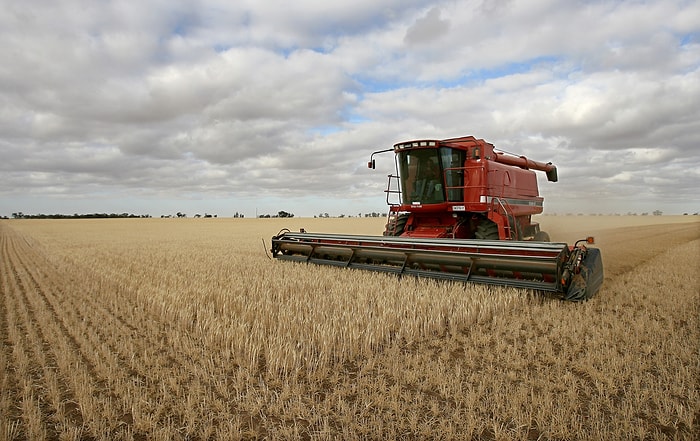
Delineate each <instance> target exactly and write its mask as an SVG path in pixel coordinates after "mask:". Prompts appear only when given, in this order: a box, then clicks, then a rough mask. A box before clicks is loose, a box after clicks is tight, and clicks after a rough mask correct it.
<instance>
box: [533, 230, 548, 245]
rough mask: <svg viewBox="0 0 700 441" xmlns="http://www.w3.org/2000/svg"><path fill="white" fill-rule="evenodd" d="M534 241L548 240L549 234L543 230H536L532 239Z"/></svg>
mask: <svg viewBox="0 0 700 441" xmlns="http://www.w3.org/2000/svg"><path fill="white" fill-rule="evenodd" d="M533 240H534V241H535V242H549V234H547V233H545V232H544V231H538V232H537V233H536V234H535V238H534V239H533Z"/></svg>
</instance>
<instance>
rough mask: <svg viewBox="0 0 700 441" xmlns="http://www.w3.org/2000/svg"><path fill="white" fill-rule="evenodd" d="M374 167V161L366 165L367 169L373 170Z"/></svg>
mask: <svg viewBox="0 0 700 441" xmlns="http://www.w3.org/2000/svg"><path fill="white" fill-rule="evenodd" d="M375 167H376V164H375V162H374V159H372V160H371V161H369V162H368V163H367V168H371V169H372V170H374V168H375Z"/></svg>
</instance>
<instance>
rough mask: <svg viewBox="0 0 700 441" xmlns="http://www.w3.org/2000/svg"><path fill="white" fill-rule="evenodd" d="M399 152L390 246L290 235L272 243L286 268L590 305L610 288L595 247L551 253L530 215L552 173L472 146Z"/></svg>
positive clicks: (375, 239)
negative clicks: (470, 285) (488, 287)
mask: <svg viewBox="0 0 700 441" xmlns="http://www.w3.org/2000/svg"><path fill="white" fill-rule="evenodd" d="M386 152H394V154H395V167H396V169H395V173H394V174H390V175H389V182H388V185H387V189H386V190H385V193H386V199H387V203H388V204H389V214H388V216H387V224H386V227H385V230H384V234H383V236H359V235H339V234H315V233H307V232H304V231H303V230H302V232H299V233H293V232H290V231H288V230H283V231H281V232H280V234H278V235H277V236H274V237H273V238H272V255H273V256H274V257H276V258H279V259H284V260H292V261H298V262H309V263H316V264H323V265H334V266H340V267H349V268H360V269H365V270H372V271H383V272H388V273H395V274H399V275H403V274H407V275H414V276H419V277H430V278H434V279H444V280H459V281H465V282H475V283H487V284H497V285H506V286H513V287H518V288H527V289H534V290H541V291H549V292H555V293H560V294H561V296H562V297H563V298H564V299H566V300H586V299H589V298H590V297H592V296H593V295H594V294H595V293H596V292H597V291H598V289H599V288H600V286H601V284H602V283H603V263H602V258H601V255H600V251H599V250H598V249H596V248H588V247H587V246H586V245H587V244H591V243H593V238H592V237H589V238H587V239H585V240H580V241H578V242H576V243H575V244H574V245H573V246H569V245H567V244H565V243H551V242H549V236H548V235H547V233H545V232H543V231H541V230H540V227H539V224H537V223H535V222H532V215H534V214H539V213H542V202H543V198H542V197H540V196H539V192H538V188H537V177H536V175H535V172H534V171H532V170H538V171H542V172H545V173H546V176H547V179H548V180H549V181H552V182H556V181H557V179H558V178H557V168H556V166H554V165H552V164H551V163H546V164H545V163H542V162H537V161H532V160H530V159H528V158H525V157H524V156H514V155H510V154H506V153H504V152H500V151H496V150H495V149H494V146H493V145H492V144H489V143H488V142H485V141H484V140H483V139H476V138H474V137H473V136H466V137H461V138H451V139H444V140H417V141H409V142H401V143H398V144H395V145H394V147H393V148H391V149H387V150H380V151H377V152H374V153H372V156H371V157H370V161H369V164H368V165H369V167H370V168H372V169H374V168H375V160H374V155H376V154H379V153H386Z"/></svg>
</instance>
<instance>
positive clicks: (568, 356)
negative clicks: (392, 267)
mask: <svg viewBox="0 0 700 441" xmlns="http://www.w3.org/2000/svg"><path fill="white" fill-rule="evenodd" d="M237 221H238V220H237ZM307 221H308V220H307ZM168 222H170V223H168ZM177 222H180V221H171V220H155V219H148V220H108V221H105V220H99V221H98V220H95V221H90V220H82V221H69V220H61V221H38V220H33V221H14V220H13V221H5V222H2V223H0V250H1V253H2V266H1V267H0V283H1V286H2V291H3V297H2V302H0V337H1V338H2V350H0V386H1V390H2V392H0V439H40V438H48V439H144V438H147V439H237V438H254V437H269V438H271V439H289V438H311V439H335V438H347V439H353V438H366V437H371V438H384V437H390V438H391V437H393V438H404V437H407V438H408V437H418V438H422V437H426V436H437V437H441V438H465V437H466V438H470V437H472V438H477V439H478V438H490V439H494V438H495V439H530V438H532V437H541V438H566V437H570V434H572V433H577V434H581V436H580V437H581V438H586V437H593V438H596V437H597V438H601V437H608V438H609V437H610V436H612V437H615V436H616V435H622V434H625V433H634V434H635V436H637V437H639V438H640V439H644V438H645V437H652V438H654V437H662V436H666V435H669V436H673V437H677V438H684V437H690V436H691V435H692V434H693V433H696V431H697V421H695V420H694V418H696V417H695V415H694V414H695V413H697V411H698V405H697V403H698V391H697V388H694V386H693V384H694V383H693V381H694V379H696V378H697V375H698V367H697V364H694V363H693V359H694V357H695V356H696V354H694V350H695V347H693V346H692V345H691V344H690V343H689V341H697V339H696V338H697V337H698V331H697V308H698V300H697V296H696V294H697V291H693V287H692V286H689V285H688V284H689V283H692V282H693V280H694V279H690V278H689V275H688V272H687V271H684V268H685V267H684V265H685V262H689V261H693V260H695V261H697V259H698V257H700V256H698V250H697V244H698V242H697V235H696V236H695V237H691V236H692V235H691V236H689V237H688V238H686V239H683V241H688V240H693V239H695V240H696V241H695V242H688V243H689V245H684V246H680V247H678V248H676V249H674V250H673V253H674V256H676V259H677V261H676V260H674V264H673V265H666V266H667V267H668V268H665V269H664V274H665V277H664V278H663V279H658V278H657V277H656V276H654V275H652V276H645V277H643V278H640V277H639V276H635V275H633V274H632V273H629V274H627V273H624V274H620V275H619V278H618V279H617V280H615V281H614V282H613V283H608V284H607V285H606V286H605V291H604V292H601V295H600V296H599V297H598V298H596V299H594V300H593V301H591V302H588V303H586V304H583V305H571V304H560V303H559V302H557V301H552V300H550V299H547V298H542V297H540V296H537V295H533V294H532V293H528V292H524V291H517V290H512V289H504V288H494V287H483V286H472V285H462V284H450V283H437V282H433V281H425V280H413V279H404V280H399V279H396V278H393V277H391V276H387V275H383V274H375V273H365V272H359V271H342V270H338V269H336V268H326V267H314V266H305V265H298V264H293V263H289V262H273V261H270V260H268V259H267V258H266V256H265V253H264V249H263V245H262V244H261V243H260V237H266V236H268V237H269V236H270V235H271V234H269V229H270V224H269V223H266V221H265V220H246V221H238V222H239V223H235V222H234V221H233V220H216V221H212V222H210V223H208V224H202V223H196V221H194V220H185V221H182V222H180V223H177ZM267 222H270V221H267ZM319 222H320V221H319ZM372 222H375V223H376V221H372ZM374 227H375V225H373V224H372V225H370V221H369V220H364V223H363V224H357V226H354V227H352V228H354V229H358V228H360V229H361V228H367V229H369V228H374ZM272 229H273V230H274V228H272ZM274 232H276V231H273V233H274ZM684 234H685V233H684ZM684 237H685V236H684ZM657 265H658V263H657ZM640 270H641V269H640ZM685 270H687V268H685ZM642 274H644V273H642ZM695 282H696V281H695ZM649 286H653V287H654V288H653V289H649ZM695 287H697V285H695ZM658 291H661V292H663V295H661V296H658V295H656V294H657V292H658ZM631 292H633V293H634V294H633V295H631V294H630V293H631ZM637 298H644V299H645V301H644V302H637V301H635V300H636V299H637ZM693 308H695V310H693ZM693 311H694V314H693ZM693 325H695V326H693ZM630 331H631V332H630ZM692 339H695V340H692Z"/></svg>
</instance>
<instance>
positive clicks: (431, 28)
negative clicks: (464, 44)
mask: <svg viewBox="0 0 700 441" xmlns="http://www.w3.org/2000/svg"><path fill="white" fill-rule="evenodd" d="M449 26H450V22H449V20H443V19H441V18H440V8H438V7H434V8H432V9H430V10H429V11H428V12H427V13H426V14H425V16H424V17H422V18H419V19H417V20H416V22H415V23H414V24H413V25H411V26H410V27H409V28H408V30H407V31H406V36H405V37H404V41H405V42H406V43H407V44H408V45H421V44H427V43H430V42H433V41H435V40H436V39H438V38H439V37H440V36H441V35H444V34H446V33H447V31H448V28H449Z"/></svg>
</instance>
